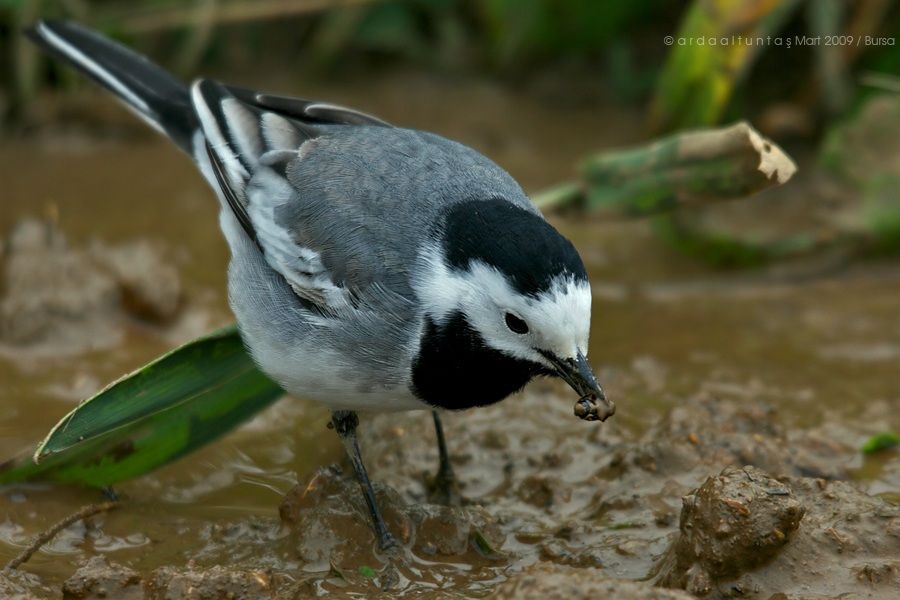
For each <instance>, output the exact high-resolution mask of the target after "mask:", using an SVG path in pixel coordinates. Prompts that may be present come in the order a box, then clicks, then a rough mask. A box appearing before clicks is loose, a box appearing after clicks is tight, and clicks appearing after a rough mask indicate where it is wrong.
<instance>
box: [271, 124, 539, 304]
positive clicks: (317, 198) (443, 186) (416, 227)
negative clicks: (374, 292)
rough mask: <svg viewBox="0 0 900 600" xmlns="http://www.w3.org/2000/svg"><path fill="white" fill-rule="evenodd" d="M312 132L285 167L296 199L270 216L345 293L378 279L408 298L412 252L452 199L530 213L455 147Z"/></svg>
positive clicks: (375, 132)
mask: <svg viewBox="0 0 900 600" xmlns="http://www.w3.org/2000/svg"><path fill="white" fill-rule="evenodd" d="M321 130H322V135H321V136H319V137H318V138H316V139H313V140H309V141H307V142H305V143H304V144H303V146H302V147H301V149H300V153H299V156H298V158H297V159H295V160H294V161H292V162H291V163H290V164H289V165H287V168H286V176H287V178H288V180H289V181H290V183H291V186H292V187H293V189H294V193H295V197H294V198H293V199H292V201H291V202H289V203H285V204H284V205H283V206H282V207H280V208H279V209H278V210H276V218H277V219H278V220H279V221H280V222H281V225H282V226H283V227H284V228H285V229H287V230H288V231H290V233H291V236H292V237H293V239H294V240H295V241H296V242H297V244H298V245H300V246H302V247H305V248H310V249H313V250H315V251H316V252H318V253H319V254H320V258H321V260H322V262H323V264H324V266H325V267H326V270H327V271H328V272H329V273H331V275H332V278H333V280H334V283H335V284H336V285H339V286H347V287H348V288H349V289H350V291H351V293H354V294H357V293H362V294H365V290H367V289H368V288H370V286H371V285H372V284H373V283H376V282H377V283H378V284H379V285H381V286H384V287H386V288H388V289H389V290H391V291H393V292H395V293H399V294H401V295H404V296H408V297H409V296H410V293H411V290H410V280H409V278H410V274H411V269H413V268H414V266H415V264H416V260H417V257H418V252H419V250H420V248H421V247H422V245H423V243H425V242H426V240H428V239H429V238H430V237H432V236H434V235H435V233H436V231H435V230H436V228H437V227H440V221H441V218H442V214H444V213H446V211H447V209H448V208H449V207H451V206H452V205H454V204H456V203H459V202H463V201H466V200H480V199H490V198H505V199H506V200H508V201H510V202H512V203H514V204H516V205H518V206H521V207H523V208H525V209H527V210H529V211H533V212H537V209H535V208H534V206H533V204H532V203H531V202H530V201H529V200H528V199H527V198H526V196H525V194H524V193H523V191H522V189H521V188H520V187H519V185H518V184H517V183H516V182H515V180H513V179H512V177H510V175H509V174H507V173H506V172H505V171H504V170H503V169H501V168H500V167H499V166H497V165H496V164H495V163H494V162H492V161H491V160H490V159H488V158H486V157H485V156H483V155H481V154H479V153H478V152H476V151H474V150H472V149H470V148H467V147H466V146H463V145H461V144H459V143H456V142H453V141H451V140H448V139H445V138H442V137H440V136H437V135H434V134H430V133H426V132H421V131H415V130H409V129H399V128H389V127H373V126H348V125H331V126H326V127H321Z"/></svg>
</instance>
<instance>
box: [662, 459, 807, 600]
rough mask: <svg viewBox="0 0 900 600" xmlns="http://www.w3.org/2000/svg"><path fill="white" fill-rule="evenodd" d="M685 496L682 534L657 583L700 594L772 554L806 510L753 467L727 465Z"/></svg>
mask: <svg viewBox="0 0 900 600" xmlns="http://www.w3.org/2000/svg"><path fill="white" fill-rule="evenodd" d="M772 492H777V493H772ZM782 492H787V493H782ZM682 500H683V504H684V506H683V508H682V511H681V523H680V530H681V533H680V535H679V537H678V538H677V539H676V540H675V542H674V543H673V544H672V546H670V548H669V550H668V551H667V553H666V556H665V558H664V559H663V562H662V567H661V568H660V570H659V574H658V576H657V579H656V583H657V585H661V586H664V587H676V588H681V589H684V590H687V591H689V592H691V593H692V594H694V595H697V596H701V597H702V596H705V595H706V594H708V593H710V592H711V591H712V590H713V588H714V587H715V584H716V581H717V580H719V579H721V578H725V577H737V576H738V575H740V574H741V573H744V572H746V571H749V570H751V569H754V568H756V567H758V566H760V565H762V564H764V563H766V562H768V561H769V560H771V559H772V558H774V557H775V555H776V554H777V553H778V551H779V549H780V548H781V547H782V546H784V545H785V544H786V543H787V541H788V537H789V536H790V534H791V533H792V532H793V531H795V530H796V529H797V528H798V527H799V526H800V519H802V518H803V515H804V513H805V512H806V509H805V508H804V507H803V506H802V505H801V504H800V502H799V501H798V500H797V499H796V498H795V497H794V496H793V494H791V493H790V490H789V489H788V488H787V487H786V486H785V485H784V484H782V483H780V482H778V481H776V480H775V479H773V478H771V477H769V476H768V475H767V474H766V473H765V472H763V471H761V470H759V469H757V468H755V467H744V468H737V467H727V468H726V469H725V470H724V471H722V473H721V474H720V475H719V476H718V477H710V478H709V479H707V480H706V482H705V483H704V484H703V485H702V486H700V488H698V489H697V490H695V491H694V492H692V493H691V494H688V495H687V496H685V497H684V498H683V499H682Z"/></svg>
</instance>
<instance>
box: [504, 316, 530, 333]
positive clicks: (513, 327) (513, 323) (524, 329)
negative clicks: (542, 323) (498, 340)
mask: <svg viewBox="0 0 900 600" xmlns="http://www.w3.org/2000/svg"><path fill="white" fill-rule="evenodd" d="M506 326H507V327H509V329H510V331H512V332H513V333H528V323H526V322H525V321H523V320H522V319H520V318H519V317H517V316H516V315H514V314H512V313H506Z"/></svg>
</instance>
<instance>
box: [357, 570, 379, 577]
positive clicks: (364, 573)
mask: <svg viewBox="0 0 900 600" xmlns="http://www.w3.org/2000/svg"><path fill="white" fill-rule="evenodd" d="M359 574H360V575H362V576H363V577H368V578H369V579H373V578H375V577H378V573H376V572H375V569H373V568H372V567H360V568H359Z"/></svg>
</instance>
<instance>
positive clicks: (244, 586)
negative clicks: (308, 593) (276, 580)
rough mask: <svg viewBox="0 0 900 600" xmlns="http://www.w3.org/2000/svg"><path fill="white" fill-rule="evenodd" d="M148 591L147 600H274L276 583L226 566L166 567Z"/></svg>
mask: <svg viewBox="0 0 900 600" xmlns="http://www.w3.org/2000/svg"><path fill="white" fill-rule="evenodd" d="M146 587H147V600H181V599H184V600H188V599H189V598H235V599H237V598H240V599H241V600H271V599H272V598H273V597H274V595H273V590H272V582H271V580H270V577H269V575H268V574H267V573H261V572H255V571H240V570H235V569H233V568H229V567H223V566H215V567H212V568H210V569H206V570H199V569H198V570H194V569H180V568H175V567H162V568H160V569H157V570H156V571H154V572H153V575H152V577H151V579H150V581H148V582H147V585H146ZM110 597H111V598H118V597H119V596H110Z"/></svg>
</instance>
